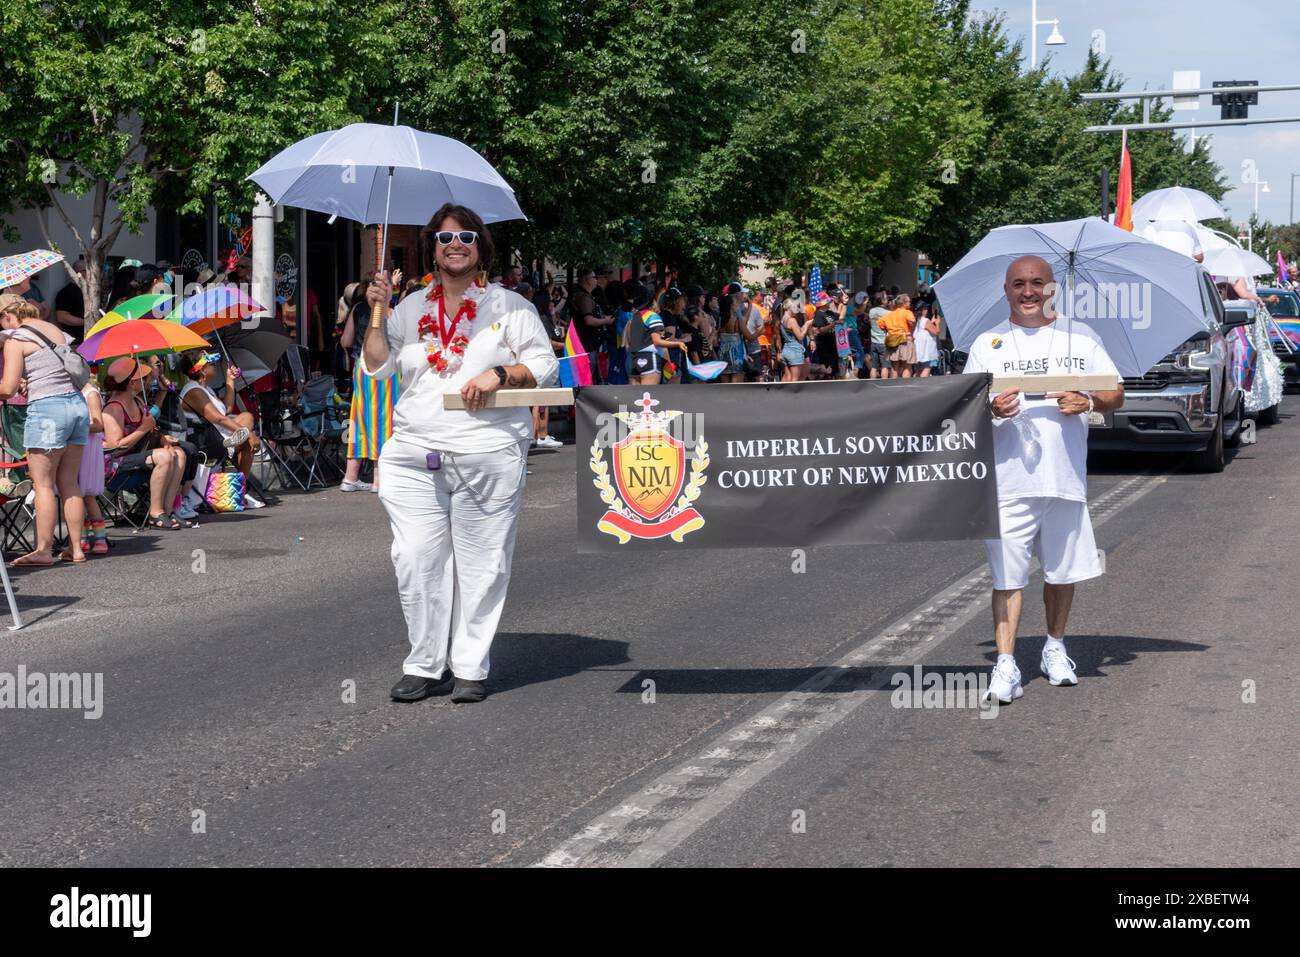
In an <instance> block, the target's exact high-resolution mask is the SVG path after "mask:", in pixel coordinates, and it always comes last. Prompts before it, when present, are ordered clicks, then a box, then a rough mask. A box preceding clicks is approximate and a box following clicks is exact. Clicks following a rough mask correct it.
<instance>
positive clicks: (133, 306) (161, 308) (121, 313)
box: [86, 295, 172, 338]
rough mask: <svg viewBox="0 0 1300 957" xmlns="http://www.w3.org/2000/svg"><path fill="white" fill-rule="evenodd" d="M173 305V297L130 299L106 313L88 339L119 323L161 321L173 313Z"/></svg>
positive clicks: (155, 296) (93, 328)
mask: <svg viewBox="0 0 1300 957" xmlns="http://www.w3.org/2000/svg"><path fill="white" fill-rule="evenodd" d="M171 304H172V297H171V296H162V295H154V296H136V297H135V298H134V299H128V300H126V302H122V303H118V305H116V306H114V307H113V308H112V309H110V310H109V311H108V312H106V313H104V318H102V319H100V320H99V322H97V323H95V324H94V325H93V326H91V327H90V332H88V333H86V337H87V338H90V336H93V335H95V334H96V333H100V332H103V331H104V330H105V329H108V328H110V327H111V326H115V325H117V324H118V323H119V322H129V321H130V320H132V319H146V318H148V319H161V318H163V317H164V316H166V315H167V314H168V313H169V312H171V309H172V306H171Z"/></svg>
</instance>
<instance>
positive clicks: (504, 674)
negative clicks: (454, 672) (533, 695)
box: [492, 632, 632, 692]
mask: <svg viewBox="0 0 1300 957" xmlns="http://www.w3.org/2000/svg"><path fill="white" fill-rule="evenodd" d="M627 647H628V643H627V642H626V641H613V640H610V639H605V638H592V637H590V636H588V635H572V634H525V633H519V632H501V633H500V634H498V635H497V636H496V639H495V641H494V642H493V645H492V688H493V690H494V691H497V692H500V691H508V690H510V689H512V688H522V687H525V686H527V685H536V684H542V683H543V682H546V681H555V680H556V679H558V678H567V677H569V676H570V675H573V674H577V673H579V672H582V671H589V670H591V669H595V668H601V667H603V666H609V665H621V664H626V663H627V662H629V661H631V660H632V659H631V658H629V657H628V654H627Z"/></svg>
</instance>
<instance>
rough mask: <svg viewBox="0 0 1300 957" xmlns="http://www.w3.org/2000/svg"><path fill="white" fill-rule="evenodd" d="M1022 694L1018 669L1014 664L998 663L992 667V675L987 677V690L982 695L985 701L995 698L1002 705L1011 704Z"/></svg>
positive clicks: (1023, 691) (1023, 690)
mask: <svg viewBox="0 0 1300 957" xmlns="http://www.w3.org/2000/svg"><path fill="white" fill-rule="evenodd" d="M1024 693H1025V689H1024V688H1022V687H1020V668H1019V667H1018V666H1017V665H1016V663H1015V662H1010V663H1004V662H1002V661H999V662H998V663H997V664H996V665H994V666H993V674H992V675H990V676H989V690H988V691H987V692H986V693H985V695H984V700H985V701H988V700H989V699H990V698H997V699H998V701H999V702H1001V703H1002V704H1011V702H1012V701H1014V700H1015V699H1016V698H1019V697H1021V696H1022V695H1024Z"/></svg>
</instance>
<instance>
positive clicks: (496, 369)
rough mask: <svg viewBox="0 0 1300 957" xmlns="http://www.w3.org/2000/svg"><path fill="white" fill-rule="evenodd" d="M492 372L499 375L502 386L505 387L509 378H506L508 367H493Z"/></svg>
mask: <svg viewBox="0 0 1300 957" xmlns="http://www.w3.org/2000/svg"><path fill="white" fill-rule="evenodd" d="M492 371H493V372H495V373H496V374H497V378H498V379H500V380H501V384H502V385H505V384H506V378H507V376H506V367H505V366H493V367H492Z"/></svg>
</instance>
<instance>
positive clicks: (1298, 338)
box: [1269, 316, 1300, 347]
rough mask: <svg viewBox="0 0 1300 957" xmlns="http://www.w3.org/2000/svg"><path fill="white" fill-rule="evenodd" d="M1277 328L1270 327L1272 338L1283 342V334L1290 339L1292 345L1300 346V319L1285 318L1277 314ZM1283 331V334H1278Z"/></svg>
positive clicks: (1274, 320) (1275, 320) (1275, 317)
mask: <svg viewBox="0 0 1300 957" xmlns="http://www.w3.org/2000/svg"><path fill="white" fill-rule="evenodd" d="M1273 322H1274V323H1276V324H1277V325H1276V328H1274V329H1270V330H1269V332H1270V338H1271V339H1272V341H1274V342H1281V341H1282V336H1286V337H1287V339H1289V340H1290V342H1291V345H1293V346H1296V347H1300V319H1285V318H1279V317H1277V316H1274V317H1273ZM1279 332H1281V334H1282V335H1278V333H1279Z"/></svg>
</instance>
